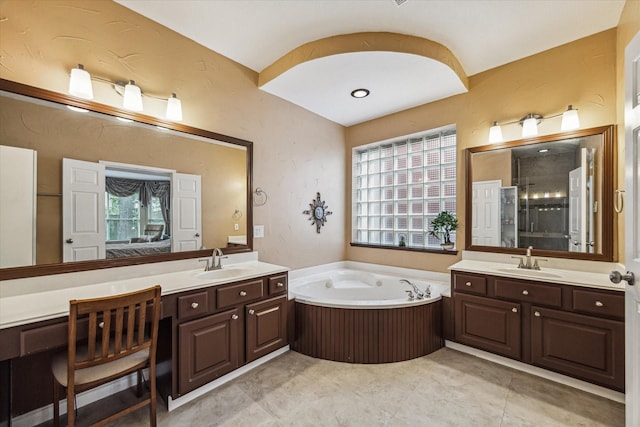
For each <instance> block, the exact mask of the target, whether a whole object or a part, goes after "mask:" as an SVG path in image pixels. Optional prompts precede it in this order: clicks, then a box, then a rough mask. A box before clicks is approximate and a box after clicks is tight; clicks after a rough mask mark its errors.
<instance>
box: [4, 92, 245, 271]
mask: <svg viewBox="0 0 640 427" xmlns="http://www.w3.org/2000/svg"><path fill="white" fill-rule="evenodd" d="M69 106H70V107H75V110H74V109H70V108H67V107H69ZM78 108H80V109H83V110H85V111H84V112H80V111H77V110H78ZM0 123H1V124H2V125H1V126H0V172H1V177H2V178H1V179H2V181H3V182H2V183H0V197H1V198H2V200H1V201H0V204H2V208H1V212H0V222H1V224H0V225H1V226H2V234H3V236H2V244H1V245H0V267H1V268H0V279H5V280H6V279H10V278H21V277H30V276H37V275H44V274H56V273H63V272H72V271H83V270H90V269H100V268H109V267H115V266H123V265H132V264H141V263H148V262H159V261H168V260H175V259H185V258H193V257H203V256H207V255H211V249H212V248H222V249H223V252H224V253H236V252H246V251H251V250H252V242H253V234H252V210H251V208H252V206H251V185H252V182H251V169H252V143H251V142H249V141H244V140H240V139H237V138H233V137H229V136H225V135H221V134H216V133H212V132H209V131H205V130H202V129H196V128H192V127H189V126H185V125H181V124H176V123H172V122H167V121H164V120H160V119H155V118H152V117H149V116H145V115H141V114H135V113H129V112H126V111H121V110H118V109H115V108H112V107H108V106H105V105H102V104H98V103H95V102H91V101H84V100H79V99H77V98H73V97H68V96H65V95H62V94H58V93H55V92H50V91H46V90H42V89H38V88H34V87H30V86H25V85H22V84H18V83H15V82H10V81H7V80H0Z"/></svg>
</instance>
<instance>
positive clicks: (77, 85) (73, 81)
mask: <svg viewBox="0 0 640 427" xmlns="http://www.w3.org/2000/svg"><path fill="white" fill-rule="evenodd" d="M69 94H71V95H73V96H77V97H78V98H83V99H93V87H92V86H91V75H90V74H89V72H88V71H86V70H85V69H84V66H83V65H82V64H78V68H73V69H71V75H70V77H69Z"/></svg>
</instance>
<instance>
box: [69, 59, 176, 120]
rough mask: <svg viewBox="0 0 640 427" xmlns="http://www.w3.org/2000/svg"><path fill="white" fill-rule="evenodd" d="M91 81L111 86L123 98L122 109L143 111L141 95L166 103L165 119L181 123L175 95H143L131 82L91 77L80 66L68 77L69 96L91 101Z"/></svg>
mask: <svg viewBox="0 0 640 427" xmlns="http://www.w3.org/2000/svg"><path fill="white" fill-rule="evenodd" d="M91 80H95V81H99V82H103V83H108V84H111V85H113V87H114V89H115V90H116V92H118V93H119V94H120V95H122V96H123V102H122V107H123V108H125V109H127V110H130V111H143V108H144V107H143V104H142V95H144V96H146V97H149V98H155V99H159V100H162V101H166V102H167V110H166V118H167V119H169V120H172V121H175V122H179V121H182V102H181V101H180V99H178V97H177V96H176V94H175V93H172V94H171V96H170V97H169V98H164V97H160V96H155V95H151V94H148V93H143V92H142V90H141V89H140V87H139V86H137V85H136V84H135V82H134V81H133V80H130V81H129V82H128V83H126V82H121V81H111V80H109V79H104V78H100V77H92V76H91V75H90V74H89V72H88V71H86V70H85V69H84V66H83V65H82V64H78V67H77V68H73V69H72V70H71V75H70V77H69V94H71V95H73V96H77V97H78V98H82V99H89V100H90V99H93V87H92V85H91ZM74 111H75V110H74Z"/></svg>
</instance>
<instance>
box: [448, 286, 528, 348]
mask: <svg viewBox="0 0 640 427" xmlns="http://www.w3.org/2000/svg"><path fill="white" fill-rule="evenodd" d="M455 339H456V341H458V342H459V343H461V344H466V345H470V346H473V347H476V348H479V349H481V350H486V351H490V352H492V353H496V354H501V355H503V356H507V357H511V358H514V359H520V357H521V345H520V344H521V330H520V304H518V303H512V302H506V301H497V300H493V299H489V298H482V297H476V296H473V295H461V294H456V295H455Z"/></svg>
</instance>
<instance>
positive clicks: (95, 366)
mask: <svg viewBox="0 0 640 427" xmlns="http://www.w3.org/2000/svg"><path fill="white" fill-rule="evenodd" d="M159 318H160V286H153V287H151V288H148V289H143V290H140V291H136V292H131V293H128V294H122V295H115V296H109V297H104V298H94V299H86V300H73V301H70V302H69V347H68V352H67V353H61V354H58V355H56V356H54V358H53V361H52V365H51V369H52V372H53V377H54V381H53V418H54V425H55V426H56V427H58V426H59V425H60V419H59V418H60V413H59V412H60V411H59V406H60V405H59V402H60V390H61V389H65V388H66V391H67V393H66V394H67V423H68V425H69V426H70V427H73V426H74V425H75V412H74V400H75V399H74V397H75V394H76V393H81V392H83V391H85V390H88V389H91V388H94V387H97V386H99V385H102V384H105V383H108V382H110V381H113V380H115V379H118V378H121V377H123V376H125V375H128V374H131V373H133V372H136V371H137V372H138V389H137V392H138V397H140V396H141V395H142V369H143V368H145V367H148V368H149V388H150V393H149V396H148V397H147V398H146V399H144V400H141V401H138V402H137V403H135V404H134V405H133V406H130V407H128V408H125V409H123V410H121V411H119V412H117V413H116V414H113V415H111V416H109V417H108V418H105V419H103V420H101V421H100V422H98V423H96V424H94V425H104V424H106V423H108V422H111V421H113V420H115V419H117V418H120V417H122V416H124V415H126V414H129V413H131V412H133V411H135V410H137V409H139V408H142V407H144V406H147V405H149V417H150V425H151V426H155V425H156V367H155V364H156V363H155V362H156V343H157V341H158V321H159ZM87 319H88V322H87Z"/></svg>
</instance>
